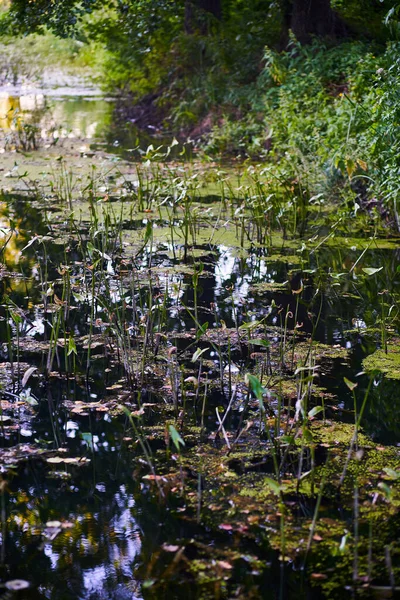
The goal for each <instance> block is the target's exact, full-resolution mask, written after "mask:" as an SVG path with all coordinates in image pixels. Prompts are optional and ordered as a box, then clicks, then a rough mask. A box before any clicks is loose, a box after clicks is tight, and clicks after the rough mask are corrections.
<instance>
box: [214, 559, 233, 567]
mask: <svg viewBox="0 0 400 600" xmlns="http://www.w3.org/2000/svg"><path fill="white" fill-rule="evenodd" d="M217 565H218V566H219V567H221V568H222V569H233V566H232V565H231V564H230V563H228V562H226V560H219V561H218V562H217Z"/></svg>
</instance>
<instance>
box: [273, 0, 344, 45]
mask: <svg viewBox="0 0 400 600" xmlns="http://www.w3.org/2000/svg"><path fill="white" fill-rule="evenodd" d="M283 12H284V29H285V30H286V31H284V32H283V36H282V40H284V39H285V37H286V38H287V28H288V27H289V29H291V30H292V31H293V34H294V36H295V37H296V39H297V40H298V41H299V42H300V43H301V44H308V43H310V41H311V39H312V37H313V36H319V37H326V36H329V37H333V38H335V37H344V36H345V35H346V27H345V25H344V23H343V21H342V20H341V19H340V17H339V16H338V15H337V14H336V13H335V12H334V11H333V10H332V8H331V2H330V0H291V1H290V0H284V7H283Z"/></svg>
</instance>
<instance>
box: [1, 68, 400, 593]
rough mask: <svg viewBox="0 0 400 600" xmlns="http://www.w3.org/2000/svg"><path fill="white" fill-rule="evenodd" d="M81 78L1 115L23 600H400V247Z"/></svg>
mask: <svg viewBox="0 0 400 600" xmlns="http://www.w3.org/2000/svg"><path fill="white" fill-rule="evenodd" d="M61 83H62V82H61ZM64 83H65V82H64ZM67 83H68V85H61V84H60V80H57V82H56V83H54V82H53V83H52V85H51V86H50V87H49V88H48V89H34V90H32V89H31V90H21V89H11V88H10V86H8V88H7V89H3V90H2V94H1V97H0V117H1V120H0V127H1V128H2V130H3V144H2V154H1V161H2V165H1V166H2V170H1V171H0V183H1V190H2V192H1V195H0V211H1V212H0V227H1V229H0V235H1V241H0V243H1V246H0V252H1V270H0V286H1V309H0V319H1V320H0V343H1V346H0V350H1V357H0V360H1V364H0V385H1V390H0V394H1V396H0V399H1V402H0V440H1V447H0V471H1V479H0V490H1V504H0V511H1V532H0V541H1V550H0V596H1V597H4V598H14V597H15V598H27V599H39V598H43V599H44V598H49V599H50V598H51V599H54V600H56V599H62V600H64V599H68V598H71V600H72V599H76V598H82V599H90V600H100V599H115V600H117V599H118V600H123V599H131V600H133V599H142V598H143V599H147V598H148V599H153V598H154V599H155V598H185V597H186V598H199V599H200V598H221V599H222V598H243V599H244V598H246V599H247V598H266V597H268V598H307V599H309V598H339V597H340V598H343V597H349V598H352V597H363V598H369V597H374V598H384V597H394V596H395V595H396V594H397V593H398V589H399V588H398V586H399V585H400V583H399V582H400V561H399V557H400V545H399V532H400V516H399V506H400V466H399V454H400V449H399V443H400V427H399V420H398V403H399V402H400V398H399V393H398V380H399V379H400V359H399V353H398V340H399V335H400V332H399V298H400V296H399V293H400V269H399V267H398V265H399V258H400V248H399V238H398V237H394V236H393V234H392V232H391V231H390V229H389V228H388V227H387V226H385V224H384V223H382V220H381V219H379V218H378V217H377V216H376V214H374V213H372V212H370V213H368V212H364V213H362V212H361V211H357V210H355V211H352V209H351V207H350V208H349V209H348V210H344V209H341V210H340V211H339V208H338V206H336V205H334V204H333V203H331V202H328V201H326V200H325V198H324V197H323V194H320V195H319V196H318V197H314V198H310V197H309V195H307V190H301V189H299V188H298V187H296V182H293V183H292V184H291V185H290V186H287V185H284V184H282V182H280V181H277V180H276V178H275V177H274V167H273V165H269V166H268V165H252V164H242V165H237V164H236V163H235V162H234V161H232V162H231V163H224V164H222V163H218V162H212V161H210V160H205V159H204V160H200V158H193V157H192V156H190V154H189V152H187V150H186V151H185V146H182V145H181V144H180V143H178V142H177V141H176V140H175V139H174V138H172V136H171V138H170V139H168V141H167V142H165V140H161V141H160V140H159V139H157V138H156V139H153V140H151V139H150V137H149V136H148V135H147V133H146V135H143V134H142V133H141V134H138V132H137V131H136V130H135V127H134V123H127V122H124V121H119V123H116V121H115V118H114V117H115V111H116V108H117V106H116V101H115V100H111V99H104V98H103V97H102V96H101V95H99V92H98V91H97V90H95V89H94V88H87V87H85V85H84V84H82V83H81V82H79V81H74V82H73V84H74V85H72V84H71V82H70V81H69V82H67ZM22 92H23V93H22ZM150 133H151V132H150Z"/></svg>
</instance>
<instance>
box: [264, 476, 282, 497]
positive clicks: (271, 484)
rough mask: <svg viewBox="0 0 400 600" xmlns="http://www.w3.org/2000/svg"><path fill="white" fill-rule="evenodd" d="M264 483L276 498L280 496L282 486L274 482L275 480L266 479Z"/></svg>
mask: <svg viewBox="0 0 400 600" xmlns="http://www.w3.org/2000/svg"><path fill="white" fill-rule="evenodd" d="M264 481H265V483H266V484H267V486H268V487H269V488H270V489H271V490H272V491H273V492H274V494H276V495H277V496H279V495H280V493H281V491H282V486H281V485H280V484H279V483H278V482H277V481H275V479H270V478H269V477H266V478H265V479H264Z"/></svg>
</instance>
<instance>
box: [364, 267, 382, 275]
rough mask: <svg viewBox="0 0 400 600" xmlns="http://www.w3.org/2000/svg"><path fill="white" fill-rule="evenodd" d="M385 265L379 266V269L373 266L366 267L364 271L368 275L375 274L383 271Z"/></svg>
mask: <svg viewBox="0 0 400 600" xmlns="http://www.w3.org/2000/svg"><path fill="white" fill-rule="evenodd" d="M382 269H383V267H379V268H378V269H373V268H372V267H364V268H363V273H365V274H366V275H375V274H376V273H379V271H382Z"/></svg>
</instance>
